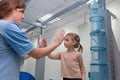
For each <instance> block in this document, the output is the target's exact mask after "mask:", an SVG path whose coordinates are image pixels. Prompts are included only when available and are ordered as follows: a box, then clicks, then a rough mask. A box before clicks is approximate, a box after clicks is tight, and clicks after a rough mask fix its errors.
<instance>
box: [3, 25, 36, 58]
mask: <svg viewBox="0 0 120 80" xmlns="http://www.w3.org/2000/svg"><path fill="white" fill-rule="evenodd" d="M4 38H5V40H6V41H7V43H8V44H9V45H10V46H11V48H12V49H14V51H15V52H16V53H17V54H18V55H19V56H21V57H23V56H25V55H26V54H28V53H29V52H31V51H32V50H33V49H34V48H35V47H34V45H33V44H32V42H31V41H30V40H29V39H28V37H27V36H26V35H25V33H24V32H23V31H22V30H21V29H20V28H19V25H17V24H15V23H9V24H8V25H7V26H5V28H4Z"/></svg>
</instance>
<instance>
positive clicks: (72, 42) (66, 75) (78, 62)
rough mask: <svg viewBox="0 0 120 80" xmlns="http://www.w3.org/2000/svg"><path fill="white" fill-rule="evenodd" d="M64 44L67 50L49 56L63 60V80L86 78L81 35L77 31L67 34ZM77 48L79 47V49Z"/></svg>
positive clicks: (82, 79) (81, 79)
mask: <svg viewBox="0 0 120 80" xmlns="http://www.w3.org/2000/svg"><path fill="white" fill-rule="evenodd" d="M64 46H65V48H67V51H64V52H59V53H58V54H50V55H48V57H49V58H50V59H54V60H61V68H62V69H61V74H62V77H63V80H86V78H85V68H84V64H83V59H82V54H81V53H82V51H83V47H82V46H81V44H80V38H79V35H77V34H75V33H68V34H66V35H65V37H64ZM75 48H78V50H76V49H75Z"/></svg>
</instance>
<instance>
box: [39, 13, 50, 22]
mask: <svg viewBox="0 0 120 80" xmlns="http://www.w3.org/2000/svg"><path fill="white" fill-rule="evenodd" d="M51 16H52V14H46V15H45V16H43V17H41V18H40V19H38V20H39V21H41V22H44V21H45V20H47V19H49V18H50V17H51Z"/></svg>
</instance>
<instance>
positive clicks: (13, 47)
mask: <svg viewBox="0 0 120 80" xmlns="http://www.w3.org/2000/svg"><path fill="white" fill-rule="evenodd" d="M34 48H35V47H34V45H33V44H32V42H31V41H30V40H29V39H28V37H27V36H26V35H25V33H24V32H23V31H22V30H21V29H20V27H19V25H18V24H17V23H15V22H8V21H5V20H0V79H2V80H19V71H20V67H21V63H22V61H23V60H24V59H23V58H24V56H25V55H26V54H28V53H29V52H31V51H32V50H33V49H34Z"/></svg>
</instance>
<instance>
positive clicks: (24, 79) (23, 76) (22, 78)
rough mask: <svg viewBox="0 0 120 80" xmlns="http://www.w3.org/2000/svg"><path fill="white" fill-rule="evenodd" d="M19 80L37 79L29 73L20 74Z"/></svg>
mask: <svg viewBox="0 0 120 80" xmlns="http://www.w3.org/2000/svg"><path fill="white" fill-rule="evenodd" d="M19 80H35V78H34V77H33V76H32V74H30V73H28V72H20V79H19Z"/></svg>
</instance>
